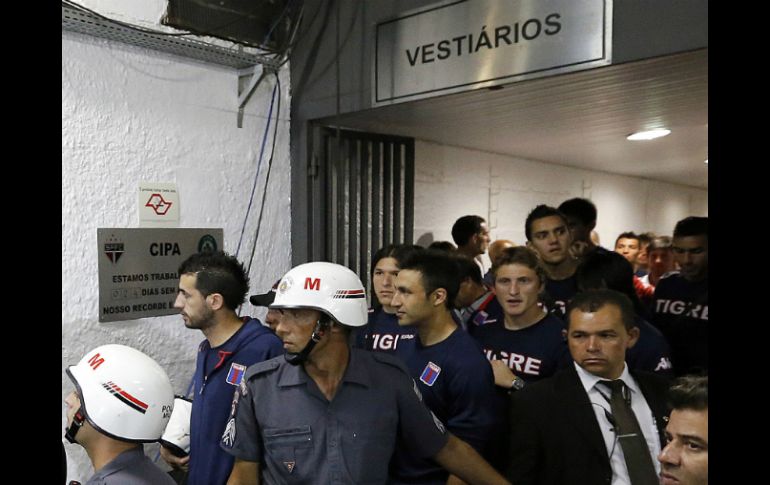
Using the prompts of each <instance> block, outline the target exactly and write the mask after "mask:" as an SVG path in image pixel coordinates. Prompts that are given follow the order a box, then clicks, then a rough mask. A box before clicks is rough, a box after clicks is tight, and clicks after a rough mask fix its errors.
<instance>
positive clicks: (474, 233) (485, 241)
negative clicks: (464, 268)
mask: <svg viewBox="0 0 770 485" xmlns="http://www.w3.org/2000/svg"><path fill="white" fill-rule="evenodd" d="M452 239H454V241H455V244H457V252H458V253H460V254H462V255H463V256H467V257H468V258H471V259H472V260H474V261H476V264H478V265H479V268H481V272H482V273H485V272H486V267H485V266H484V262H483V260H482V259H481V255H482V254H484V253H485V252H487V247H489V241H490V237H489V227H488V226H487V221H485V220H484V218H483V217H480V216H462V217H461V218H459V219H457V220H456V221H455V223H454V225H452Z"/></svg>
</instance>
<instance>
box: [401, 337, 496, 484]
mask: <svg viewBox="0 0 770 485" xmlns="http://www.w3.org/2000/svg"><path fill="white" fill-rule="evenodd" d="M396 355H397V356H398V357H400V358H402V359H403V360H404V362H405V363H406V365H407V368H408V369H409V373H410V375H411V376H412V378H413V379H414V380H415V382H416V383H417V386H418V387H419V389H420V392H421V393H422V395H423V398H424V400H425V404H426V405H427V406H428V408H430V410H431V411H433V414H435V415H436V416H437V417H438V419H440V420H441V422H442V423H444V424H445V425H446V427H447V429H448V430H449V431H450V432H451V433H452V434H453V435H455V436H457V437H458V438H460V439H461V440H463V441H465V442H466V443H468V444H469V445H471V446H473V447H474V448H475V449H476V451H478V452H479V453H481V454H482V455H486V454H487V451H488V450H487V446H488V444H489V442H490V440H491V438H492V436H493V433H494V430H495V429H496V428H497V427H499V425H500V423H502V422H503V410H502V409H501V408H500V406H499V400H498V399H497V398H496V397H495V396H496V394H495V379H494V375H493V374H492V366H490V365H489V362H487V359H486V358H485V357H484V353H483V352H482V349H481V347H480V346H479V344H478V343H477V342H476V341H475V340H473V338H472V337H471V336H470V335H468V334H467V333H466V332H464V331H463V330H462V329H461V328H459V327H458V328H457V329H456V330H455V331H454V332H452V334H451V335H449V337H447V338H446V339H444V340H443V341H441V342H439V343H437V344H434V345H431V346H428V347H425V346H424V345H422V342H421V341H420V338H419V334H418V335H417V336H416V337H415V339H414V340H412V341H409V342H406V341H404V342H402V343H401V345H399V346H398V349H397V350H396ZM391 471H392V475H393V480H392V483H421V484H425V483H431V484H432V483H446V480H447V478H448V477H449V473H448V472H447V471H446V470H444V469H443V468H442V467H441V466H439V465H438V464H437V463H436V462H435V461H433V460H425V459H423V460H420V459H416V458H415V457H413V456H410V455H409V454H407V453H403V452H402V451H401V450H400V449H399V450H396V454H395V455H394V457H393V464H392V466H391Z"/></svg>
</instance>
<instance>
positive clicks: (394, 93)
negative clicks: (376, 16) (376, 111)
mask: <svg viewBox="0 0 770 485" xmlns="http://www.w3.org/2000/svg"><path fill="white" fill-rule="evenodd" d="M376 29H377V31H376V36H375V47H374V48H375V56H374V73H373V76H374V80H373V83H374V84H373V87H374V88H373V89H372V97H373V103H374V105H375V106H383V105H387V104H394V103H400V102H404V101H410V100H414V99H421V98H428V97H432V96H439V95H444V94H449V93H455V92H460V91H467V90H471V89H478V88H483V87H490V86H496V85H501V84H507V83H511V82H516V81H521V80H524V79H531V78H535V77H544V76H551V75H554V74H562V73H565V72H572V71H578V70H582V69H589V68H593V67H598V66H603V65H608V64H610V63H611V60H612V56H611V50H612V0H461V1H456V0H455V1H450V2H443V3H440V4H437V5H434V6H431V7H427V8H423V9H419V10H415V11H412V12H407V13H405V14H403V15H401V16H399V17H398V18H395V19H392V20H388V21H386V22H381V23H379V24H377V27H376Z"/></svg>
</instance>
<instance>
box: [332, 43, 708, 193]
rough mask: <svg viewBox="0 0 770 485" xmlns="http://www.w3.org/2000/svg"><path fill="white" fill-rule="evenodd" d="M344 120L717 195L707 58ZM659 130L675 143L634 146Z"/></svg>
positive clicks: (623, 68)
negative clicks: (711, 172)
mask: <svg viewBox="0 0 770 485" xmlns="http://www.w3.org/2000/svg"><path fill="white" fill-rule="evenodd" d="M334 120H335V119H332V118H329V119H328V120H327V121H328V122H329V123H332V122H334ZM339 120H340V123H341V124H342V125H343V126H345V127H348V128H353V129H359V130H365V131H371V132H376V133H387V134H395V135H403V136H411V137H414V138H418V139H422V140H428V141H433V142H436V143H442V144H446V145H453V146H459V147H464V148H470V149H475V150H484V151H489V152H494V153H500V154H505V155H510V156H514V157H521V158H526V159H531V160H539V161H543V162H549V163H556V164H561V165H569V166H573V167H579V168H584V169H590V170H600V171H604V172H610V173H616V174H623V175H632V176H637V177H644V178H649V179H653V180H660V181H666V182H672V183H678V184H683V185H689V186H694V187H701V188H708V165H706V164H704V163H703V161H704V160H705V159H706V158H707V157H708V49H702V50H697V51H692V52H688V53H683V54H676V55H672V56H666V57H659V58H654V59H647V60H644V61H638V62H633V63H627V64H620V65H614V66H608V67H603V68H597V69H592V70H588V71H581V72H577V73H572V74H564V75H560V76H553V77H549V78H543V79H536V80H531V81H525V82H520V83H513V84H509V85H506V86H504V87H503V88H502V89H497V90H490V89H479V90H475V91H471V92H467V93H461V94H454V95H448V96H442V97H437V98H432V99H426V100H420V101H413V102H410V103H403V104H398V105H393V106H387V107H383V108H375V109H371V110H366V111H361V112H358V113H352V114H346V115H341V116H340V117H339ZM656 127H666V128H668V129H670V130H671V134H670V135H668V136H666V137H664V138H660V139H657V140H652V141H646V142H631V141H628V140H626V136H627V135H629V134H630V133H633V132H635V131H639V130H642V129H648V128H656Z"/></svg>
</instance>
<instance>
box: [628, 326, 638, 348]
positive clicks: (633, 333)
mask: <svg viewBox="0 0 770 485" xmlns="http://www.w3.org/2000/svg"><path fill="white" fill-rule="evenodd" d="M628 336H629V337H630V338H629V340H628V345H626V348H627V349H630V348H631V347H633V346H634V345H636V342H638V341H639V327H631V330H629V331H628Z"/></svg>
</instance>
